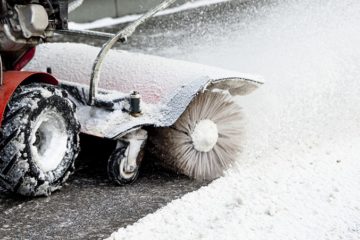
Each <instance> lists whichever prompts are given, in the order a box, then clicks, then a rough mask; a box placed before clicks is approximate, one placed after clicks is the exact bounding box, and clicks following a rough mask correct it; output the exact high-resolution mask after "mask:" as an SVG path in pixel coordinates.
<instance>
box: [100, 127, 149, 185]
mask: <svg viewBox="0 0 360 240" xmlns="http://www.w3.org/2000/svg"><path fill="white" fill-rule="evenodd" d="M147 136H148V135H147V132H146V131H145V130H143V129H137V130H134V131H132V132H130V133H128V134H126V135H125V136H123V137H122V138H121V139H119V140H118V143H117V146H116V149H115V150H114V152H113V153H112V154H111V156H110V158H109V161H108V167H107V168H108V169H107V171H108V176H109V179H110V180H111V181H112V182H114V183H116V184H118V185H125V184H130V183H133V182H135V180H136V179H137V177H138V176H139V166H140V164H141V162H142V159H143V157H144V147H145V144H146V140H147Z"/></svg>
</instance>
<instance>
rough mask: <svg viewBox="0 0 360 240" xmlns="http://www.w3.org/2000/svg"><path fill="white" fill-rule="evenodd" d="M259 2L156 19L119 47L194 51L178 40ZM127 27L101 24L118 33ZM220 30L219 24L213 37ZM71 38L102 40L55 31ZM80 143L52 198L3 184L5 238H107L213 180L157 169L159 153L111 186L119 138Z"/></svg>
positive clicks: (1, 231)
mask: <svg viewBox="0 0 360 240" xmlns="http://www.w3.org/2000/svg"><path fill="white" fill-rule="evenodd" d="M262 2H263V1H262ZM258 4H259V1H250V3H243V1H240V0H238V1H236V0H235V1H232V2H227V3H221V4H215V5H212V6H210V7H207V8H202V9H197V10H196V11H195V10H191V11H186V12H182V13H176V14H172V15H168V16H162V17H156V18H154V19H152V20H150V21H149V22H148V23H147V24H145V25H143V26H141V27H140V28H139V29H138V31H137V32H136V33H135V34H134V36H133V37H131V39H130V41H129V42H128V43H127V44H126V45H121V46H120V45H118V46H117V47H119V48H121V49H126V50H133V51H139V52H145V53H151V54H157V55H163V56H171V55H172V53H177V54H178V55H181V52H182V51H184V52H185V51H189V49H181V48H179V47H178V43H179V42H184V41H187V43H189V42H190V43H191V41H194V42H193V45H196V44H200V43H199V42H196V41H195V39H199V38H202V37H206V36H207V35H209V32H204V31H203V30H201V29H204V28H205V27H208V26H211V25H214V26H215V25H216V24H219V23H220V24H221V21H226V24H228V23H231V21H238V19H239V17H241V15H242V14H245V13H244V9H245V10H246V11H248V10H249V9H253V8H256V5H258ZM225 15H226V18H224V16H225ZM232 16H233V17H232ZM234 16H236V17H234ZM224 24H225V22H224ZM123 26H124V25H119V26H114V27H107V28H102V29H97V30H101V31H107V32H116V31H117V30H118V29H119V28H121V27H123ZM217 33H218V32H217V31H216V30H214V31H213V32H211V33H210V35H213V34H217ZM68 40H71V41H75V42H83V43H88V44H91V45H96V46H100V45H101V44H102V43H104V40H99V39H87V38H84V37H76V38H74V37H68V36H65V37H57V41H68ZM81 146H82V152H81V154H80V156H79V157H78V159H77V161H76V165H77V170H76V172H75V174H74V175H72V176H71V177H70V179H69V180H68V182H67V184H66V186H64V187H63V189H61V190H60V191H58V192H55V193H54V194H53V195H51V196H50V197H47V198H33V199H29V198H20V197H18V196H13V195H11V194H9V193H7V192H5V191H4V190H1V189H0V239H2V240H5V239H6V240H7V239H103V238H106V237H108V236H109V235H110V234H111V233H112V232H114V231H116V230H117V229H118V228H120V227H125V226H127V225H129V224H132V223H134V222H136V221H137V220H139V219H140V218H142V217H144V216H146V215H147V214H149V213H153V212H155V211H156V210H157V209H159V208H161V207H163V206H165V205H166V204H167V203H169V202H170V201H172V200H174V199H177V198H180V197H182V196H183V195H184V194H186V193H188V192H191V191H195V190H197V189H198V188H200V187H201V186H204V185H207V184H208V182H197V181H194V180H191V179H189V178H187V177H186V176H182V175H177V174H176V173H172V172H169V171H167V170H165V169H162V168H160V167H157V166H156V164H154V162H156V159H153V158H152V157H151V156H150V155H149V154H147V155H146V156H145V160H144V164H143V166H142V168H141V174H140V176H139V179H138V181H137V182H135V183H134V184H132V185H129V186H125V187H119V186H114V185H113V184H112V183H111V182H109V181H108V180H107V176H106V161H107V158H108V156H109V155H110V153H111V151H112V150H113V148H114V143H113V142H112V141H110V140H100V139H97V138H94V137H89V136H82V138H81Z"/></svg>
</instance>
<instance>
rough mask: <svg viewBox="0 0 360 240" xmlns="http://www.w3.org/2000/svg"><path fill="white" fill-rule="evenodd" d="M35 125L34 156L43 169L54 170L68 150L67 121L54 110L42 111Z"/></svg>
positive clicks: (32, 135)
mask: <svg viewBox="0 0 360 240" xmlns="http://www.w3.org/2000/svg"><path fill="white" fill-rule="evenodd" d="M33 126H34V127H33V128H32V133H31V137H30V143H31V145H30V150H31V155H32V158H33V160H34V161H35V162H36V164H37V165H38V167H39V168H40V169H41V170H42V171H44V172H48V171H53V170H55V169H56V168H57V167H58V166H59V164H60V163H61V161H62V159H63V158H64V155H65V152H66V148H67V133H66V123H65V121H64V119H63V118H62V117H61V116H59V114H57V113H56V112H54V110H52V111H45V112H43V113H41V114H40V115H39V116H38V117H37V120H36V121H35V122H34V124H33Z"/></svg>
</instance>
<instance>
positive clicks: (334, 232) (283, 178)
mask: <svg viewBox="0 0 360 240" xmlns="http://www.w3.org/2000/svg"><path fill="white" fill-rule="evenodd" d="M280 2H281V3H280V4H278V5H277V4H274V5H271V6H266V7H262V8H259V9H255V11H251V12H252V14H253V15H252V16H250V17H249V19H252V18H253V19H252V20H251V21H250V20H249V21H247V19H245V20H242V19H241V20H240V19H236V16H229V17H230V19H229V22H232V23H233V24H229V25H228V26H227V27H223V26H222V30H221V33H223V34H224V36H223V37H222V38H221V39H218V36H219V34H216V35H215V36H216V37H214V38H213V39H211V37H210V39H209V38H207V40H208V42H205V43H203V44H202V45H201V46H196V47H194V46H190V45H189V46H183V47H189V50H190V51H191V52H189V53H188V54H186V55H184V56H181V57H182V58H184V59H192V60H196V61H198V62H202V63H210V64H217V65H222V67H224V66H226V67H228V68H232V69H234V70H236V69H241V70H242V71H246V72H256V73H259V74H262V75H263V76H265V78H266V79H267V84H266V85H264V86H263V87H262V88H261V89H259V90H258V91H256V92H254V93H253V94H251V95H249V96H248V97H246V98H245V99H241V101H240V99H239V104H240V105H241V106H243V109H244V112H245V113H246V126H245V127H244V129H246V132H247V137H246V139H244V152H243V153H242V155H241V161H239V163H238V166H237V167H235V168H234V169H232V171H230V172H229V173H228V174H227V176H226V177H224V178H221V179H218V180H217V181H215V182H213V183H212V184H210V185H209V186H207V187H204V188H202V189H200V190H199V191H197V192H193V193H190V194H187V195H185V196H184V197H182V198H181V199H179V200H175V201H173V202H171V203H170V204H168V205H167V206H166V207H164V208H162V209H160V210H158V211H157V212H155V213H154V214H150V215H148V216H146V217H144V218H143V219H141V220H139V221H138V222H137V223H135V224H133V225H131V226H128V227H126V228H121V229H119V231H118V232H116V233H114V234H113V235H112V236H111V237H110V238H109V239H145V238H146V239H266V240H269V239H274V240H278V239H303V240H308V239H314V240H317V239H353V240H355V239H360V191H359V189H358V188H359V186H360V161H359V156H360V137H359V133H360V84H359V80H358V79H359V75H360V48H359V42H360V32H359V26H360V15H359V14H358V13H359V12H360V2H359V1H358V0H347V1H343V0H328V1H322V0H317V1H311V0H304V1H295V0H294V1H291V0H288V1H280ZM254 18H255V20H254ZM237 22H240V23H239V24H237ZM218 29H221V28H220V27H219V26H218V28H217V30H218ZM212 31H214V32H216V29H214V30H212V29H209V36H212V35H213V34H212V33H213V32H212ZM226 32H227V33H228V34H230V33H231V34H233V35H232V36H231V40H229V35H226ZM234 34H236V35H234ZM212 40H214V42H213V41H212ZM176 57H179V56H176Z"/></svg>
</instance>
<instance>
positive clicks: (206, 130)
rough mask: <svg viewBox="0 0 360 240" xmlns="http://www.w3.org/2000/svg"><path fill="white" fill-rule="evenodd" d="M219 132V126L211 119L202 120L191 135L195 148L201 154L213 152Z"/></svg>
mask: <svg viewBox="0 0 360 240" xmlns="http://www.w3.org/2000/svg"><path fill="white" fill-rule="evenodd" d="M218 138H219V132H218V128H217V125H216V124H215V123H214V122H213V121H211V120H210V119H204V120H200V121H199V122H198V123H197V124H196V125H195V128H194V131H193V132H192V134H191V139H192V142H193V145H194V148H195V149H196V150H197V151H199V152H209V151H211V150H212V149H213V148H214V146H215V145H216V143H217V140H218Z"/></svg>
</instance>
